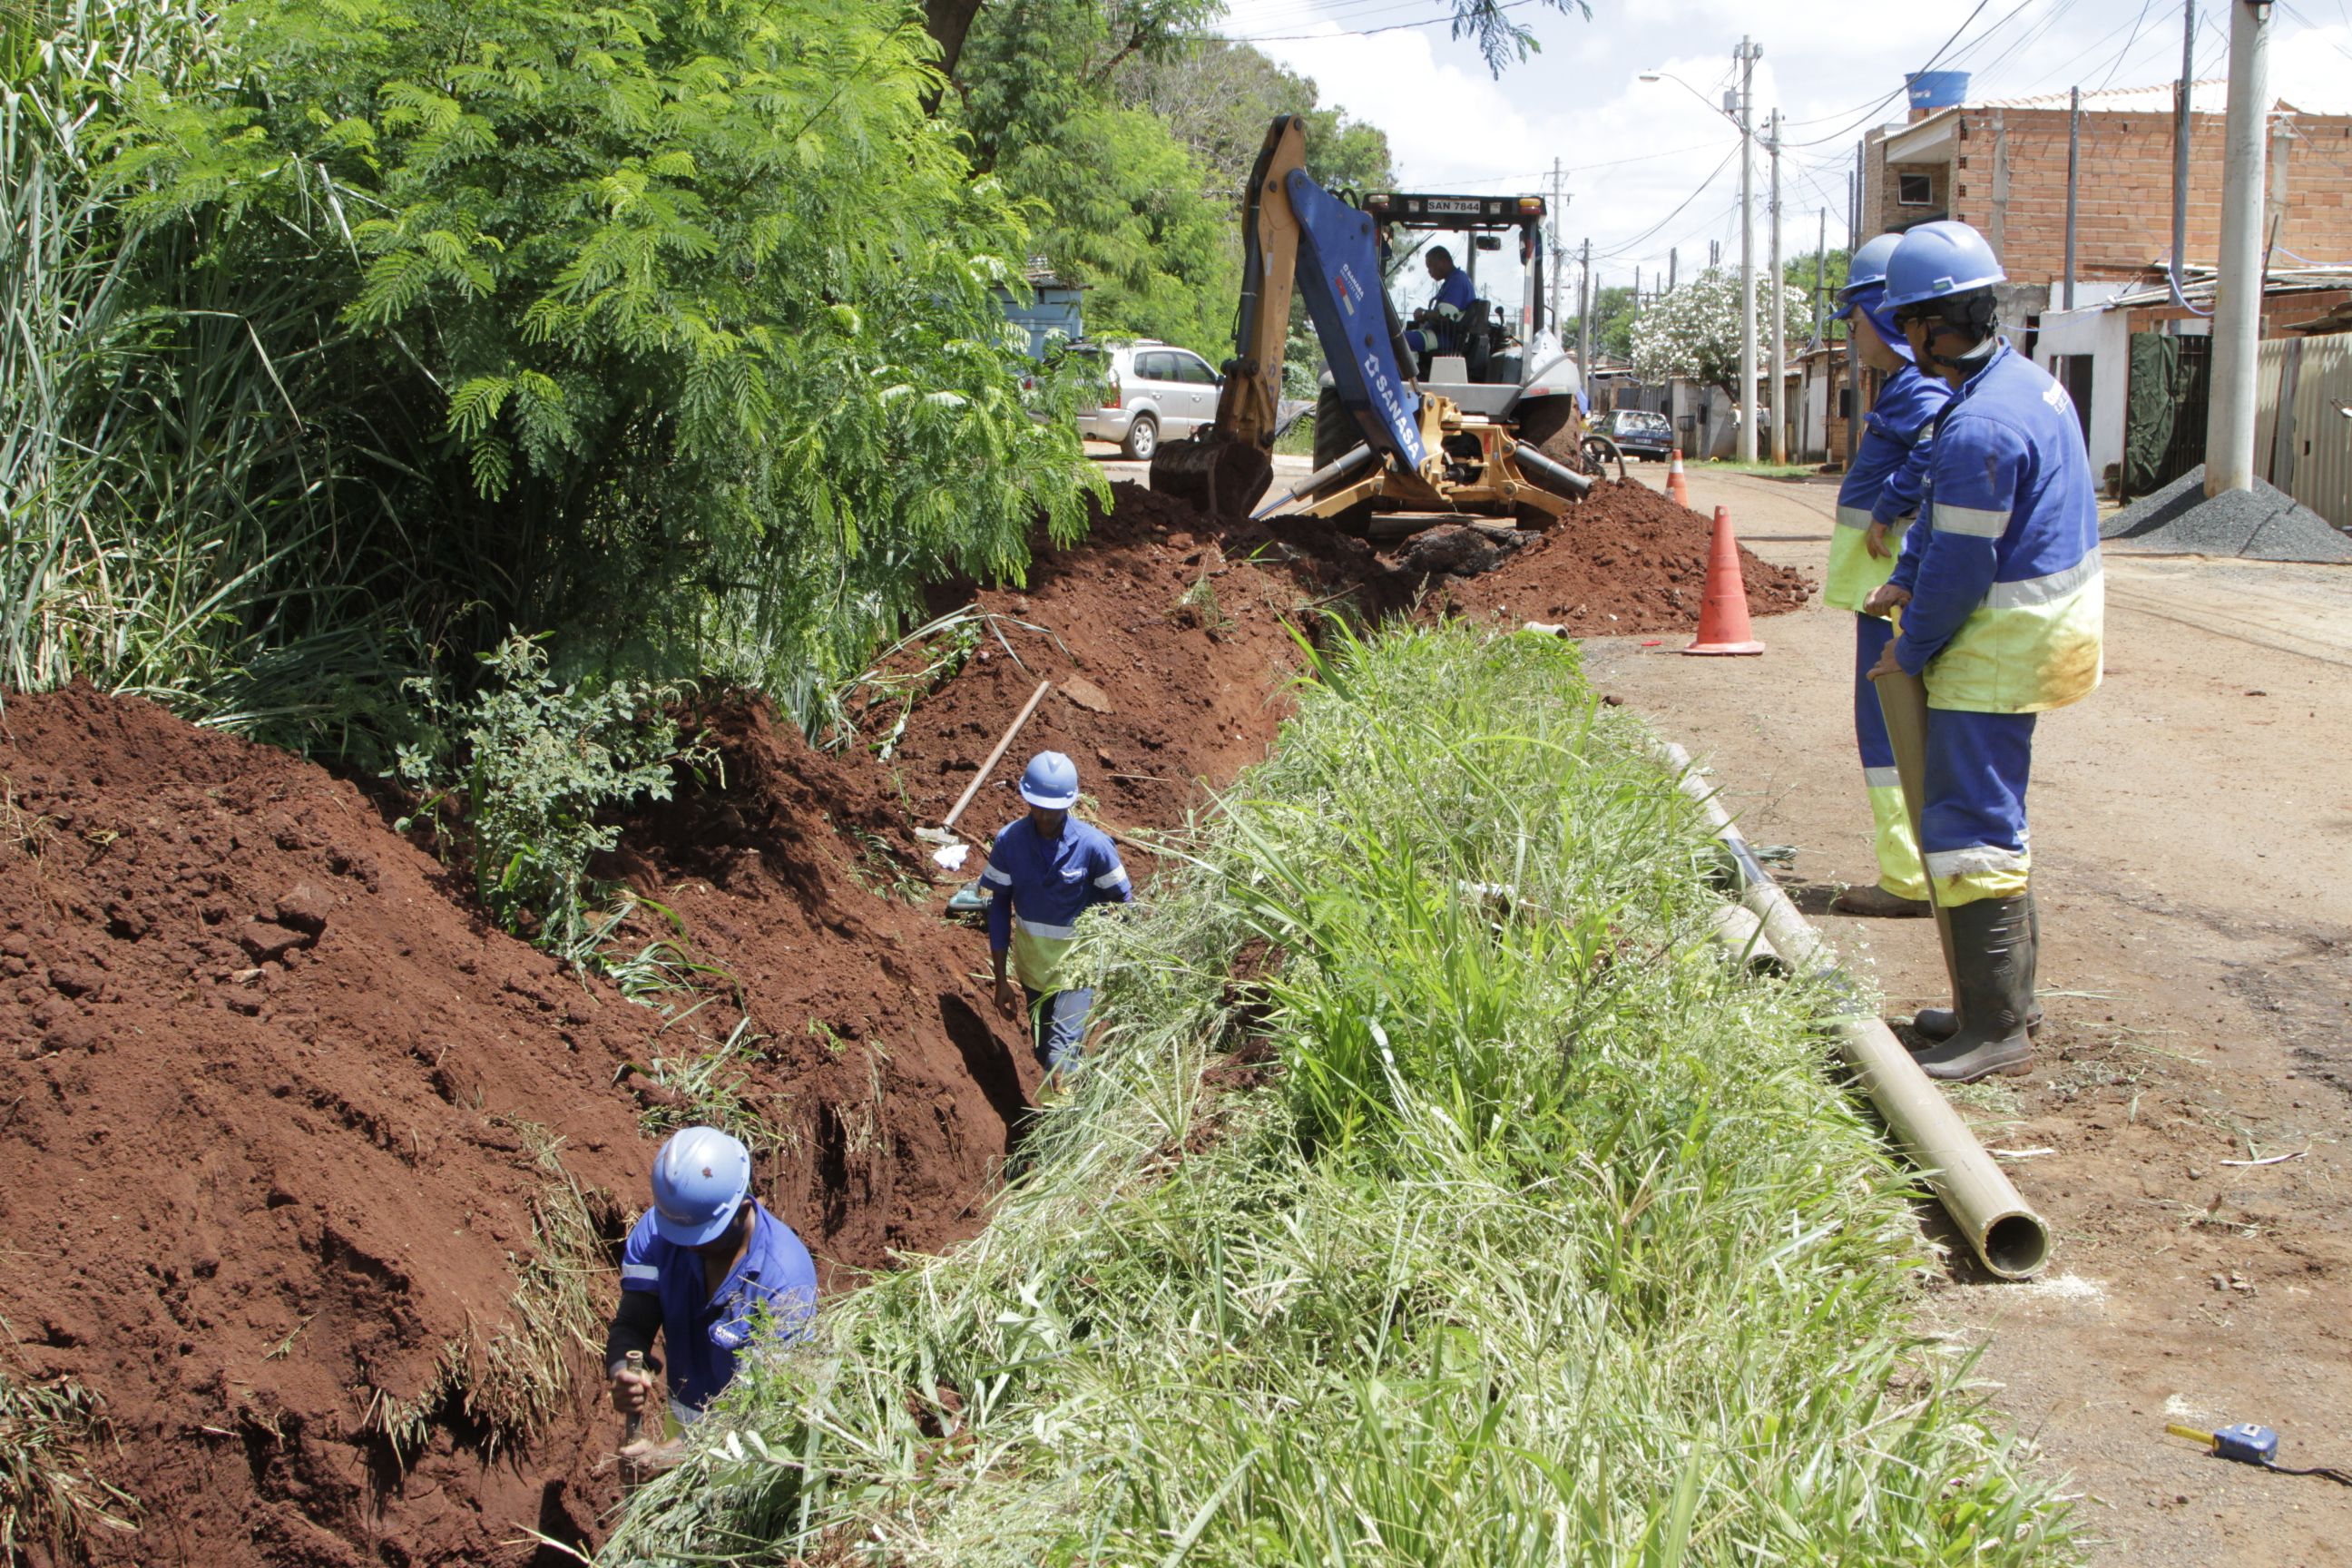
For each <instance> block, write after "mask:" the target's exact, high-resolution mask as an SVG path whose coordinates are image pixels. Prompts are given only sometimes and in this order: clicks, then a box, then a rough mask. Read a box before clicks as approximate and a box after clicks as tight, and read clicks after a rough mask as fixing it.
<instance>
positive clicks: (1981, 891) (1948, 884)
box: [1927, 844, 2033, 909]
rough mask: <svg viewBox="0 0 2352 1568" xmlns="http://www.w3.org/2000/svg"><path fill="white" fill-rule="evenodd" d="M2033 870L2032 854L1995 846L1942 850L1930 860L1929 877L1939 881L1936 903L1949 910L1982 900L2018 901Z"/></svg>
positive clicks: (1937, 882)
mask: <svg viewBox="0 0 2352 1568" xmlns="http://www.w3.org/2000/svg"><path fill="white" fill-rule="evenodd" d="M2032 869H2033V857H2032V853H2031V852H2029V851H2027V850H2023V849H2004V848H2001V847H2000V846H1998V845H1992V844H1979V845H1975V846H1972V847H1969V848H1967V849H1939V850H1936V851H1934V852H1933V853H1931V854H1930V855H1929V856H1928V857H1927V874H1928V875H1929V876H1931V877H1933V878H1935V879H1936V901H1937V903H1939V904H1941V905H1943V906H1944V907H1945V908H1946V909H1950V908H1951V907H1952V906H1954V905H1956V904H1973V903H1975V902H1977V901H1978V900H1980V899H2013V898H2016V897H2018V896H2019V895H2020V894H2021V893H2023V892H2024V891H2025V886H2026V882H2027V881H2028V879H2030V877H2031V874H2032Z"/></svg>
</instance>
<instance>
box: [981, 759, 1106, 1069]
mask: <svg viewBox="0 0 2352 1568" xmlns="http://www.w3.org/2000/svg"><path fill="white" fill-rule="evenodd" d="M1021 798H1022V799H1023V800H1024V801H1026V802H1028V803H1029V815H1028V816H1024V817H1022V818H1020V819H1019V820H1017V821H1015V822H1013V823H1011V824H1009V825H1008V826H1005V827H1004V829H1003V831H1001V832H999V833H998V834H997V836H996V837H995V840H994V841H993V842H992V844H991V845H990V847H989V851H988V867H987V868H986V869H985V870H983V871H982V872H981V874H980V877H981V880H982V881H983V882H985V883H986V884H987V885H988V887H989V889H990V891H991V897H990V899H989V900H988V952H989V958H990V961H991V963H992V964H993V966H994V971H995V978H996V1005H997V1006H998V1008H999V1009H1001V1010H1002V1011H1003V1014H1004V1016H1006V1017H1008V1018H1012V1017H1019V1016H1022V1013H1021V1008H1022V1005H1023V1002H1024V999H1025V1001H1026V1004H1027V1008H1028V1013H1027V1016H1028V1018H1029V1036H1030V1045H1031V1047H1032V1048H1034V1050H1035V1051H1036V1053H1037V1059H1038V1060H1039V1062H1041V1063H1043V1064H1044V1066H1045V1074H1046V1084H1047V1087H1048V1088H1049V1089H1050V1088H1055V1087H1058V1086H1060V1085H1061V1084H1062V1083H1063V1082H1064V1081H1065V1080H1066V1077H1067V1073H1068V1069H1069V1068H1072V1067H1074V1066H1076V1063H1077V1059H1078V1055H1079V1049H1080V1047H1081V1046H1082V1045H1083V1044H1084V1043H1085V1040H1086V1033H1087V1010H1088V1009H1089V1008H1091V1007H1092V1006H1093V1005H1094V1001H1095V994H1094V991H1093V990H1092V988H1090V987H1086V986H1074V985H1072V984H1069V978H1068V966H1069V953H1070V947H1071V944H1072V943H1073V942H1075V941H1076V938H1077V920H1078V917H1079V916H1080V915H1081V914H1084V913H1085V912H1086V911H1087V910H1089V909H1091V908H1093V907H1094V906H1095V905H1097V904H1112V903H1118V904H1123V903H1127V902H1129V900H1132V899H1133V898H1134V897H1135V886H1134V884H1133V883H1132V882H1130V881H1129V879H1128V875H1127V868H1126V867H1124V866H1122V865H1121V864H1120V863H1119V858H1118V849H1117V847H1114V846H1113V845H1112V843H1111V841H1110V836H1109V835H1108V834H1106V833H1105V832H1103V830H1102V829H1100V828H1098V827H1096V826H1092V825H1091V824H1089V823H1085V822H1081V821H1079V820H1078V819H1077V818H1076V816H1072V815H1071V809H1070V808H1071V807H1073V806H1075V805H1077V803H1078V768H1077V764H1076V763H1073V762H1071V761H1070V759H1069V758H1067V757H1066V756H1064V755H1063V754H1062V753H1061V752H1038V753H1037V755H1035V756H1034V757H1032V758H1031V759H1030V760H1029V766H1028V768H1027V769H1026V770H1025V771H1024V773H1022V775H1021ZM1008 954H1010V958H1011V963H1012V971H1011V973H1007V972H1006V960H1007V955H1008ZM1016 979H1017V980H1018V981H1019V982H1020V991H1019V992H1018V993H1016V992H1015V991H1014V990H1013V982H1014V981H1015V980H1016Z"/></svg>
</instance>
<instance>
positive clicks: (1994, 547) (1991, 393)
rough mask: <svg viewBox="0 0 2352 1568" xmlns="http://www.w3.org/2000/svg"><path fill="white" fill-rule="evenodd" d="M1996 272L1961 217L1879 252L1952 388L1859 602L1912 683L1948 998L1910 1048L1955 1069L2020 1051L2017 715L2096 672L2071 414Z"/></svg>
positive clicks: (2030, 964)
mask: <svg viewBox="0 0 2352 1568" xmlns="http://www.w3.org/2000/svg"><path fill="white" fill-rule="evenodd" d="M2006 277H2007V274H2005V273H2004V272H2003V271H2002V270H2001V267H2000V260H1999V259H1998V258H1996V257H1995V256H1994V254H1993V251H1992V247H1990V245H1988V244H1986V243H1985V240H1984V237H1983V236H1981V235H1979V233H1977V231H1976V230H1975V229H1973V228H1970V227H1969V226H1968V225H1966V224H1963V223H1953V222H1937V223H1928V224H1922V225H1920V226H1918V227H1916V228H1914V229H1911V230H1909V231H1908V232H1906V234H1905V235H1904V237H1903V240H1902V243H1901V244H1900V245H1898V246H1896V247H1895V253H1894V255H1893V256H1891V257H1890V258H1888V259H1887V263H1886V282H1885V289H1886V297H1885V304H1886V306H1887V308H1888V309H1889V310H1892V312H1893V314H1894V320H1895V324H1896V326H1898V327H1899V328H1900V329H1901V330H1902V331H1903V333H1904V336H1905V339H1906V342H1908V343H1909V345H1910V348H1911V352H1912V353H1913V355H1914V357H1915V358H1916V360H1917V361H1918V363H1920V364H1921V365H1922V366H1923V367H1927V368H1930V369H1932V370H1934V371H1935V372H1936V373H1937V374H1939V375H1941V376H1942V377H1943V379H1944V380H1945V382H1946V383H1947V384H1948V385H1950V386H1951V388H1952V389H1953V396H1952V401H1951V403H1950V405H1948V407H1947V408H1946V409H1945V411H1944V414H1943V416H1942V418H1941V419H1940V420H1938V421H1937V427H1936V439H1935V445H1934V447H1933V450H1932V454H1931V456H1930V458H1929V461H1928V466H1927V489H1926V492H1925V497H1924V500H1923V502H1922V505H1921V508H1920V513H1919V521H1917V522H1916V523H1915V524H1914V525H1913V526H1912V529H1911V531H1910V536H1909V537H1908V538H1907V539H1906V541H1905V542H1904V548H1903V553H1902V558H1901V559H1900V560H1899V561H1898V562H1897V563H1895V572H1894V574H1893V576H1892V577H1891V578H1889V580H1888V582H1887V584H1886V585H1885V587H1882V588H1880V589H1879V590H1877V592H1875V593H1874V594H1873V595H1871V597H1870V600H1869V602H1868V604H1867V605H1866V606H1865V607H1866V608H1867V609H1868V610H1869V612H1870V613H1873V614H1881V615H1884V614H1888V613H1899V615H1900V621H1899V623H1898V627H1899V629H1898V631H1897V633H1896V636H1895V638H1894V640H1893V641H1892V642H1890V643H1889V644H1888V645H1887V647H1886V651H1885V653H1884V654H1883V655H1882V656H1881V657H1880V659H1879V662H1878V663H1877V665H1876V666H1874V668H1873V669H1872V671H1871V674H1872V676H1873V678H1874V679H1882V678H1884V677H1885V676H1887V675H1890V674H1892V673H1893V672H1895V670H1897V669H1901V670H1903V671H1905V672H1906V673H1908V674H1911V675H1916V676H1919V677H1921V678H1922V679H1923V680H1924V681H1925V683H1926V686H1927V755H1926V758H1925V762H1926V769H1925V780H1924V788H1923V791H1922V799H1921V802H1920V820H1919V837H1920V841H1921V842H1920V847H1921V849H1922V850H1923V851H1925V858H1926V861H1927V875H1928V878H1929V880H1930V883H1931V885H1932V889H1933V896H1934V898H1935V900H1936V902H1937V904H1938V905H1941V906H1943V907H1944V908H1945V909H1946V910H1948V926H1949V935H1948V941H1949V942H1950V952H1949V954H1948V956H1949V958H1950V961H1951V969H1952V973H1953V977H1954V984H1955V987H1956V989H1957V991H1958V995H1956V996H1955V997H1954V999H1953V1000H1954V1004H1955V1005H1954V1008H1953V1010H1952V1012H1950V1013H1942V1012H1939V1011H1937V1010H1930V1011H1928V1012H1923V1013H1922V1014H1920V1015H1919V1017H1918V1020H1917V1024H1916V1027H1917V1029H1918V1031H1919V1033H1920V1034H1922V1035H1923V1036H1927V1037H1929V1040H1930V1044H1929V1045H1928V1046H1927V1047H1926V1048H1925V1049H1924V1050H1922V1052H1921V1054H1920V1057H1919V1065H1920V1066H1921V1067H1922V1068H1925V1069H1926V1070H1927V1074H1928V1076H1929V1077H1931V1078H1938V1079H1950V1080H1953V1081H1957V1082H1969V1081H1972V1080H1974V1079H1979V1078H1983V1077H1985V1076H1986V1075H1988V1074H1990V1073H1996V1072H1999V1073H2022V1072H2026V1071H2029V1070H2031V1068H2032V1055H2033V1047H2032V1038H2031V1031H2032V1028H2033V1027H2034V1026H2037V1025H2038V1023H2039V1021H2040V1017H2041V1013H2040V1009H2039V1007H2038V1005H2036V1003H2035V1001H2034V994H2033V984H2034V970H2035V964H2036V960H2037V957H2038V950H2039V946H2040V922H2039V921H2038V920H2037V919H2036V917H2035V911H2034V904H2033V888H2032V875H2031V874H2032V856H2031V834H2030V833H2029V830H2028V827H2027V824H2026V816H2025V794H2026V785H2027V783H2028V780H2029V778H2030V775H2031V773H2032V763H2033V733H2034V726H2035V721H2036V719H2037V717H2038V715H2040V714H2042V713H2043V712H2046V711H2048V710H2051V709H2053V708H2063V707H2064V706H2065V705H2066V704H2068V703H2070V702H2075V701H2079V700H2082V699H2083V698H2084V697H2087V696H2088V695H2090V693H2091V692H2092V691H2093V690H2094V689H2095V688H2096V687H2097V686H2098V684H2099V676H2100V660H2101V651H2100V637H2101V631H2102V619H2103V612H2104V606H2105V593H2104V588H2105V584H2104V583H2103V581H2102V579H2101V575H2100V563H2099V517H2098V501H2097V491H2096V490H2095V488H2094V487H2093V484H2092V479H2091V464H2090V458H2089V454H2088V453H2087V452H2086V451H2085V450H2084V445H2083V433H2082V428H2081V426H2079V425H2078V424H2077V423H2076V421H2075V415H2074V404H2073V402H2072V400H2071V399H2069V398H2068V397H2067V395H2066V393H2065V391H2064V389H2063V388H2062V387H2060V386H2059V385H2058V384H2057V383H2056V382H2055V381H2053V380H2052V379H2051V377H2050V375H2049V374H2048V373H2046V372H2044V371H2043V370H2042V369H2041V368H2040V367H2039V366H2037V365H2035V364H2034V363H2033V362H2032V360H2030V359H2028V358H2026V357H2025V356H2024V355H2023V354H2021V353H2018V352H2017V351H2016V350H2014V349H2012V348H2011V347H2010V346H2009V344H2008V343H2006V342H2003V341H2002V340H2001V338H2000V334H1999V332H1998V331H1997V330H1996V328H1997V318H1998V304H1997V301H1996V300H1995V298H1994V294H1993V285H1994V284H1996V283H2000V282H2002V281H2004V280H2005V279H2006ZM1939 1036H1940V1038H1937V1037H1939Z"/></svg>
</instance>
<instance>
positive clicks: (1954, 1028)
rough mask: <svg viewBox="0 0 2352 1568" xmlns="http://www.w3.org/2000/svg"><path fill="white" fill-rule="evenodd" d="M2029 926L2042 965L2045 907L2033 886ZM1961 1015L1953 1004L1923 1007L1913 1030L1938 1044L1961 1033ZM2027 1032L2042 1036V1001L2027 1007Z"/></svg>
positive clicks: (1915, 1050) (1915, 1049)
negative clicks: (2043, 910) (1951, 1006)
mask: <svg viewBox="0 0 2352 1568" xmlns="http://www.w3.org/2000/svg"><path fill="white" fill-rule="evenodd" d="M2025 918H2026V926H2027V929H2028V930H2030V931H2032V933H2033V956H2034V962H2035V963H2036V964H2037V965H2038V964H2039V963H2040V962H2041V958H2042V906H2041V905H2040V904H2037V903H2035V902H2034V901H2033V889H2032V888H2028V889H2025ZM1959 1027H1960V1016H1959V1015H1958V1013H1956V1012H1954V1011H1953V1010H1952V1009H1951V1008H1949V1007H1922V1008H1920V1009H1919V1011H1918V1013H1917V1014H1916V1016H1914V1017H1913V1018H1912V1020H1911V1029H1912V1032H1913V1033H1915V1034H1916V1035H1918V1036H1919V1037H1921V1038H1922V1039H1924V1040H1926V1041H1927V1043H1928V1045H1934V1044H1936V1043H1937V1042H1939V1041H1943V1040H1948V1039H1950V1038H1951V1037H1953V1036H1954V1035H1955V1034H1957V1033H1958V1032H1959ZM2025 1032H2026V1033H2027V1034H2029V1035H2031V1036H2032V1037H2034V1038H2035V1039H2037V1040H2038V1039H2040V1038H2041V1037H2042V1004H2041V1003H2040V1002H2039V1001H2036V1002H2035V1003H2034V1004H2033V1005H2032V1007H2030V1008H2028V1009H2027V1010H2026V1014H2025ZM1926 1049H1927V1046H1914V1047H1911V1054H1912V1055H1914V1056H1916V1055H1918V1054H1919V1053H1920V1052H1921V1051H1924V1050H1926Z"/></svg>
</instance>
